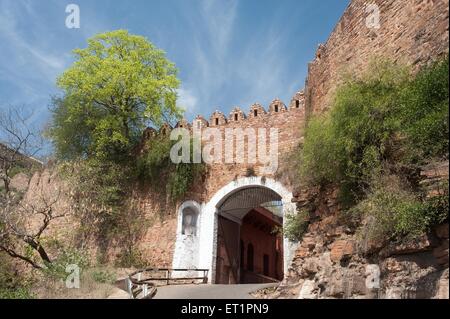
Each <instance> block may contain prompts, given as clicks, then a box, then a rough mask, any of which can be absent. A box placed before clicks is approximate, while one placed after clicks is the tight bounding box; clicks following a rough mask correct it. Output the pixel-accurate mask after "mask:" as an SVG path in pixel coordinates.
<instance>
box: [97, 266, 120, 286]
mask: <svg viewBox="0 0 450 319" xmlns="http://www.w3.org/2000/svg"><path fill="white" fill-rule="evenodd" d="M92 279H94V280H95V281H96V282H98V283H102V284H113V283H114V282H115V281H116V275H115V274H114V273H113V272H111V271H108V270H102V269H94V270H92Z"/></svg>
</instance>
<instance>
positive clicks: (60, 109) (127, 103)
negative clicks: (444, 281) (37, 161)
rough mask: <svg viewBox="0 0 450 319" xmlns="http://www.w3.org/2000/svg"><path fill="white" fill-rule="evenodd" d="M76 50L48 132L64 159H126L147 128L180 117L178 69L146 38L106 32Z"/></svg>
mask: <svg viewBox="0 0 450 319" xmlns="http://www.w3.org/2000/svg"><path fill="white" fill-rule="evenodd" d="M74 54H75V56H76V61H75V63H74V64H73V65H72V66H71V67H70V68H69V69H68V70H66V71H65V72H64V73H63V74H62V75H61V76H60V77H59V78H58V80H57V84H58V86H59V87H60V88H61V89H62V90H63V92H64V95H63V97H62V98H56V99H54V103H53V104H54V108H53V123H52V126H51V128H50V130H49V133H50V136H51V138H52V139H53V142H54V145H55V148H56V151H57V154H58V155H59V157H60V158H63V159H73V158H77V157H87V158H89V157H93V156H95V157H96V158H99V159H101V160H104V159H106V160H113V161H121V160H123V159H124V158H125V159H126V158H127V155H129V154H130V152H131V151H132V150H133V148H134V147H135V146H136V145H137V143H138V141H139V139H140V136H141V133H142V130H143V128H144V127H145V126H148V125H154V126H158V125H160V124H161V123H162V122H163V121H170V120H173V119H174V118H176V117H178V116H179V114H180V109H179V108H177V106H176V99H177V88H178V87H179V80H178V79H177V69H176V68H175V66H174V64H173V63H172V62H170V61H169V60H168V59H167V58H166V57H165V54H164V52H163V51H161V50H159V49H157V48H156V47H155V46H154V45H153V44H152V43H150V42H149V41H148V40H147V39H146V38H144V37H141V36H136V35H131V34H129V33H128V32H127V31H125V30H118V31H112V32H106V33H103V34H99V35H96V36H94V37H93V38H91V39H89V40H88V46H87V48H84V49H76V50H74Z"/></svg>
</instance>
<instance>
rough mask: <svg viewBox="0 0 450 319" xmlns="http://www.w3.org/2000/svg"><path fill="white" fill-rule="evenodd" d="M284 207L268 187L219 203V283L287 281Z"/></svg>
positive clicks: (217, 261) (245, 190)
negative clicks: (283, 229) (284, 271)
mask: <svg viewBox="0 0 450 319" xmlns="http://www.w3.org/2000/svg"><path fill="white" fill-rule="evenodd" d="M282 206H283V205H282V202H281V197H280V196H279V195H278V194H277V193H276V192H274V191H272V190H271V189H268V188H264V187H250V188H245V189H241V190H238V191H236V192H234V193H233V194H230V195H229V196H227V198H225V200H223V201H222V203H221V204H219V206H218V232H217V255H216V256H217V257H216V275H215V283H217V284H238V283H270V282H277V281H281V280H282V279H283V237H282V234H281V229H282V226H283V217H282V216H283V207H282Z"/></svg>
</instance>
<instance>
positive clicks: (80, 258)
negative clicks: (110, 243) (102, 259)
mask: <svg viewBox="0 0 450 319" xmlns="http://www.w3.org/2000/svg"><path fill="white" fill-rule="evenodd" d="M68 265H77V266H78V267H79V268H80V272H82V271H83V269H85V268H87V267H88V266H89V261H88V258H87V256H86V255H85V254H84V253H83V252H82V251H80V250H77V249H73V248H69V249H65V250H63V251H62V253H61V254H60V255H59V256H58V257H57V258H56V259H54V260H53V261H52V263H50V264H47V265H46V266H47V267H46V268H44V269H43V272H44V274H46V275H47V276H49V277H50V278H55V279H62V280H64V279H65V278H66V277H67V275H68V273H67V272H66V267H67V266H68Z"/></svg>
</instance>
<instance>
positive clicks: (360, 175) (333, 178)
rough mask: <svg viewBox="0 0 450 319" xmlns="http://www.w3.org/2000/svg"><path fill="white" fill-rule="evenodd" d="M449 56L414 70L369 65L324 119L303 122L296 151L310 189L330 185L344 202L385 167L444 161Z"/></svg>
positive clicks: (361, 191)
mask: <svg viewBox="0 0 450 319" xmlns="http://www.w3.org/2000/svg"><path fill="white" fill-rule="evenodd" d="M447 148H448V57H446V58H445V59H444V60H443V61H440V62H437V63H436V64H433V65H432V66H430V67H426V68H424V69H423V70H421V71H420V72H419V73H418V74H417V75H416V76H415V77H413V76H411V75H410V72H409V71H408V69H406V68H403V67H399V66H396V65H394V64H392V63H389V62H375V63H372V65H371V67H370V68H369V71H368V72H367V73H366V74H364V75H363V76H362V77H361V78H349V79H347V80H346V81H345V82H344V84H343V85H342V86H340V87H339V88H338V90H337V93H336V96H335V99H334V102H333V107H332V109H331V111H330V113H329V114H328V115H327V116H321V117H317V118H313V119H312V120H310V122H309V124H308V126H307V128H306V132H305V143H304V145H303V148H302V150H301V152H300V165H301V168H300V173H301V176H302V178H303V179H304V180H305V181H307V182H308V183H309V184H313V185H322V184H327V183H335V184H337V185H339V186H340V190H341V193H345V194H343V196H342V197H343V198H348V199H349V203H350V204H351V203H352V202H355V201H356V200H357V199H358V198H359V196H363V194H364V190H365V189H366V188H368V187H369V186H370V182H371V180H372V177H373V176H374V175H376V174H378V173H379V172H380V171H382V170H383V169H385V168H386V167H389V166H391V167H392V169H394V168H395V167H397V166H399V165H400V166H402V165H403V166H406V167H407V166H411V165H417V164H421V163H424V162H426V161H427V160H429V159H430V158H431V157H436V156H438V157H445V156H448V155H447V154H448V150H447Z"/></svg>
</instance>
